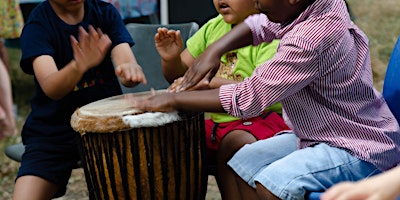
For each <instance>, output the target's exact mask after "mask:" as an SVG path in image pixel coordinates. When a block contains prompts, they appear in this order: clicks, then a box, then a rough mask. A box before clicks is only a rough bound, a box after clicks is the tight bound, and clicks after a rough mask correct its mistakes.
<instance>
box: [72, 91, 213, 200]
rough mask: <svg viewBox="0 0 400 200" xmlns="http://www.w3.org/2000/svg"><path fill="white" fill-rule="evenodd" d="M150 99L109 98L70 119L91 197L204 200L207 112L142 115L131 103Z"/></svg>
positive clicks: (135, 97)
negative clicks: (78, 137) (76, 135)
mask: <svg viewBox="0 0 400 200" xmlns="http://www.w3.org/2000/svg"><path fill="white" fill-rule="evenodd" d="M157 92H159V91H157ZM148 95H150V94H149V93H132V94H125V95H120V96H115V97H110V98H107V99H103V100H100V101H96V102H93V103H91V104H88V105H86V106H83V107H81V108H80V109H78V110H76V111H75V113H74V114H73V115H72V118H71V125H72V127H73V128H74V130H76V131H78V132H80V133H81V136H82V137H81V139H82V146H83V150H82V154H83V155H82V157H83V158H82V159H83V168H84V170H85V176H86V182H87V185H88V189H89V196H90V199H96V200H97V199H124V200H125V199H143V200H146V199H190V200H192V199H204V198H205V193H206V189H207V188H206V187H207V171H206V164H205V158H204V156H205V141H204V115H203V113H196V114H191V115H189V114H186V116H182V115H179V114H178V113H142V114H138V112H139V111H137V110H136V109H134V108H132V107H131V106H130V105H132V101H137V100H140V98H143V97H146V96H148ZM160 120H161V121H160ZM149 123H151V124H149Z"/></svg>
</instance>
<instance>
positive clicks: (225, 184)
mask: <svg viewBox="0 0 400 200" xmlns="http://www.w3.org/2000/svg"><path fill="white" fill-rule="evenodd" d="M214 6H215V8H216V10H217V11H218V13H220V14H219V15H218V16H217V17H215V18H213V19H211V20H209V21H208V22H207V23H206V24H204V25H203V26H202V27H201V28H200V30H199V31H197V32H196V33H195V34H194V35H193V36H192V37H191V38H190V39H189V40H188V41H187V48H186V49H184V50H183V51H182V49H183V42H182V38H181V37H180V32H179V31H174V30H168V29H166V28H159V29H158V33H157V34H156V35H155V43H156V47H157V49H158V52H159V54H160V56H161V58H162V70H163V73H164V76H165V78H166V79H167V80H168V81H169V82H170V83H173V82H174V80H175V79H177V78H179V77H181V76H183V74H184V72H185V71H186V70H187V68H188V67H190V66H192V64H193V62H194V60H195V58H197V57H198V56H199V55H200V54H201V53H202V52H203V51H204V50H205V48H206V47H207V46H209V45H210V44H212V43H213V42H214V41H216V40H218V39H219V38H220V37H222V36H223V35H224V34H226V33H227V32H229V31H230V30H231V29H232V27H233V26H235V25H236V24H239V23H241V22H243V20H244V19H245V18H246V17H248V16H249V15H251V14H255V13H258V11H257V10H256V9H255V8H254V2H253V1H252V0H226V1H219V0H214ZM277 46H278V41H277V40H274V41H273V42H271V43H263V44H260V45H258V46H257V47H253V46H251V45H250V46H247V47H243V48H240V49H238V50H235V51H232V52H229V53H227V54H225V55H223V56H222V57H221V66H220V70H219V72H218V74H217V76H216V77H215V78H214V79H213V80H212V84H210V87H212V88H218V87H220V86H221V85H222V84H228V83H238V82H241V81H243V79H244V78H247V77H249V76H250V75H251V73H252V72H253V70H254V69H255V68H256V67H257V66H258V65H260V64H262V63H263V62H265V61H266V60H269V59H271V58H272V57H273V56H274V54H275V52H276V49H277ZM259 52H264V53H263V54H261V53H259ZM174 85H176V83H175V84H172V85H171V87H170V88H169V89H171V90H173V87H174ZM274 111H275V112H274ZM276 112H278V113H281V106H280V104H278V103H277V104H275V105H273V106H271V107H269V108H268V110H265V111H264V112H263V114H262V115H261V116H259V117H255V118H252V119H247V120H241V119H240V118H236V117H231V116H229V115H228V114H227V113H211V114H210V117H211V119H207V120H206V121H205V125H206V128H205V129H206V144H207V149H208V153H207V160H208V164H209V165H215V164H217V173H216V174H215V176H216V180H217V182H218V186H219V189H220V192H221V196H222V198H224V199H231V198H232V196H235V195H236V194H235V193H234V192H232V190H231V189H230V184H231V183H234V180H230V179H229V177H225V173H226V172H227V171H228V170H231V169H230V168H229V167H228V166H227V162H228V160H229V159H230V158H231V157H232V155H233V154H234V153H235V152H236V151H237V150H238V149H239V148H240V147H242V146H243V145H244V144H247V143H252V142H255V141H256V140H260V139H265V138H268V137H271V136H273V135H275V134H276V133H277V132H279V131H282V130H288V129H289V128H288V127H287V126H286V125H285V123H284V122H283V119H282V118H281V116H279V115H278V114H277V113H276Z"/></svg>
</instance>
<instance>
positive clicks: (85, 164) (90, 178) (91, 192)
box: [81, 136, 96, 199]
mask: <svg viewBox="0 0 400 200" xmlns="http://www.w3.org/2000/svg"><path fill="white" fill-rule="evenodd" d="M81 141H82V147H83V148H82V156H81V158H82V161H83V163H82V164H83V170H84V172H85V179H86V184H87V188H88V190H89V199H96V193H95V192H94V184H95V182H94V181H93V179H94V178H93V176H92V173H90V172H89V171H88V169H90V167H93V165H91V163H89V162H88V160H90V159H88V157H90V155H91V154H92V152H91V151H90V149H91V148H90V144H88V140H87V138H86V137H84V136H82V137H81Z"/></svg>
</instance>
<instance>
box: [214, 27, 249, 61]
mask: <svg viewBox="0 0 400 200" xmlns="http://www.w3.org/2000/svg"><path fill="white" fill-rule="evenodd" d="M252 42H253V38H252V33H251V30H250V28H249V27H248V25H247V24H245V23H240V24H238V25H236V26H235V27H234V28H233V29H232V30H231V31H229V32H228V33H227V34H225V35H224V36H223V37H221V38H220V39H219V40H217V41H216V42H214V43H213V44H212V45H210V46H209V47H208V48H207V49H212V50H214V52H215V53H216V54H217V55H219V57H221V56H222V54H224V53H226V52H229V51H231V50H235V49H239V48H241V47H245V46H248V45H251V44H252Z"/></svg>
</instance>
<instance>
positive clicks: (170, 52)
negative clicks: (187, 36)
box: [154, 28, 184, 61]
mask: <svg viewBox="0 0 400 200" xmlns="http://www.w3.org/2000/svg"><path fill="white" fill-rule="evenodd" d="M154 41H155V43H156V48H157V51H158V53H159V54H160V57H161V58H162V59H163V60H166V61H169V60H173V59H176V58H177V57H179V56H180V53H181V52H182V50H183V46H184V45H183V40H182V37H181V32H180V31H179V30H178V31H175V30H168V29H166V28H158V29H157V33H156V35H155V36H154Z"/></svg>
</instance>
